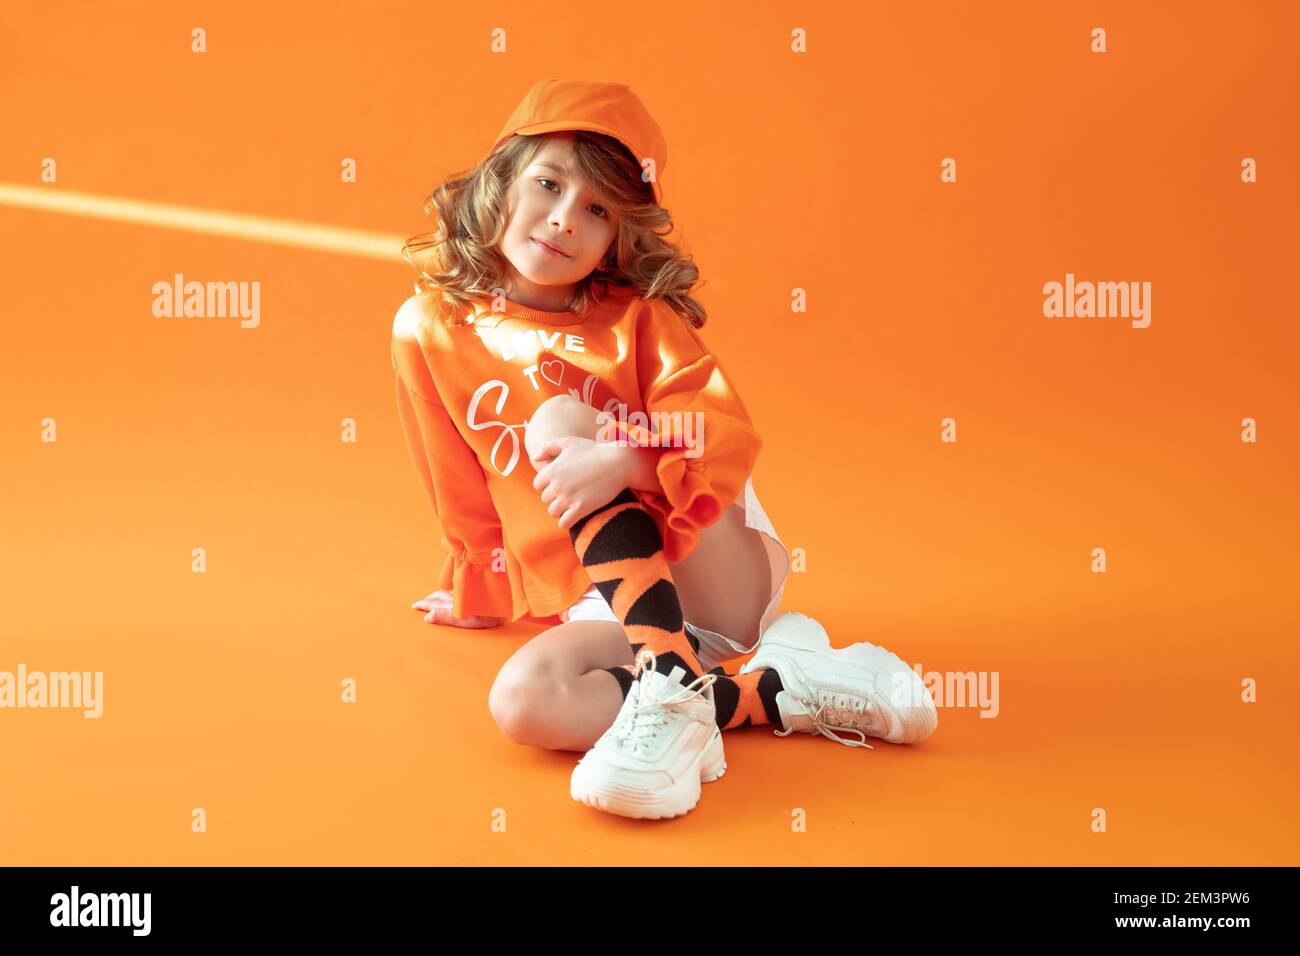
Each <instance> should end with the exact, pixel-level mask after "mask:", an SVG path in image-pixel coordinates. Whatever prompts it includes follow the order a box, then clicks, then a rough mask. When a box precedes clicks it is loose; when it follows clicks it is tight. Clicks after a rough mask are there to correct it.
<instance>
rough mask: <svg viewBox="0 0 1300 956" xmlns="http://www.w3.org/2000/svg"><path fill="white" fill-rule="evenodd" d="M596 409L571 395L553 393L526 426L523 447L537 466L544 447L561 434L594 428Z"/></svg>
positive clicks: (573, 433) (584, 432)
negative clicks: (538, 457)
mask: <svg viewBox="0 0 1300 956" xmlns="http://www.w3.org/2000/svg"><path fill="white" fill-rule="evenodd" d="M595 417H596V410H595V409H594V408H592V407H591V406H590V405H588V404H587V403H586V402H580V401H578V399H576V398H574V397H573V396H572V395H552V396H551V397H550V398H548V399H547V400H546V401H544V402H542V404H540V405H538V406H537V410H536V411H535V412H533V415H532V417H531V418H529V419H528V425H527V426H526V427H525V428H524V448H525V450H526V451H527V452H528V458H529V460H530V461H532V462H533V466H534V467H536V466H537V460H536V459H537V454H538V452H539V451H540V450H541V447H542V446H543V445H544V444H546V443H547V442H548V441H550V440H551V439H552V438H556V437H558V436H560V435H583V436H584V437H591V436H590V435H588V434H587V433H588V432H590V431H594V422H595Z"/></svg>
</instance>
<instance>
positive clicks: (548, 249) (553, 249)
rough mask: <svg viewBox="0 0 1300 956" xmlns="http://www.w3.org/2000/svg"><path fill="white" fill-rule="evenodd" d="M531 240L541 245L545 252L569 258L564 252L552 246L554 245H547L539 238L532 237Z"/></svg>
mask: <svg viewBox="0 0 1300 956" xmlns="http://www.w3.org/2000/svg"><path fill="white" fill-rule="evenodd" d="M533 242H535V243H537V244H538V245H539V246H541V247H542V249H544V250H545V251H546V252H549V253H550V254H551V255H553V256H558V257H559V258H561V259H567V258H569V257H568V256H567V255H566V254H565V253H563V252H561V251H560V250H558V249H556V248H554V247H552V246H548V245H547V244H546V243H545V242H543V241H542V240H540V239H537V238H534V239H533Z"/></svg>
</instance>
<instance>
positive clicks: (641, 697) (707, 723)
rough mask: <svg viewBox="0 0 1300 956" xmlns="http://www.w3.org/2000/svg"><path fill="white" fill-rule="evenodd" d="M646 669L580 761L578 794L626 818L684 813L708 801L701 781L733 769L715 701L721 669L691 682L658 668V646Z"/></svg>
mask: <svg viewBox="0 0 1300 956" xmlns="http://www.w3.org/2000/svg"><path fill="white" fill-rule="evenodd" d="M637 664H638V666H639V667H640V670H639V672H638V673H637V674H636V680H634V681H633V682H632V687H631V688H630V689H629V690H628V693H627V697H626V698H625V699H624V700H623V707H622V708H621V709H620V710H619V712H618V716H617V717H615V718H614V723H613V724H611V725H610V727H609V729H608V730H606V731H605V732H604V733H603V734H602V735H601V736H600V739H599V740H597V741H596V743H595V745H593V746H592V748H591V749H590V750H588V751H587V753H586V755H585V756H584V757H583V758H582V759H581V760H579V761H578V765H577V766H576V767H574V768H573V776H572V778H571V779H570V781H569V795H570V796H572V797H573V799H575V800H578V801H580V802H582V803H585V804H587V805H588V806H591V807H596V808H597V809H598V810H606V811H608V812H610V813H616V814H618V815H619V816H624V817H638V818H643V819H652V820H658V819H662V818H665V817H676V816H681V815H682V814H684V813H688V812H690V811H691V810H693V809H695V805H696V804H697V803H699V802H700V784H701V783H712V782H713V781H714V780H717V779H718V778H719V777H721V776H722V775H723V774H724V773H725V772H726V770H727V760H726V757H725V756H724V755H723V752H722V731H720V730H719V729H718V724H717V719H716V714H717V711H716V708H715V707H714V704H713V684H714V682H715V681H717V679H718V678H717V675H716V674H704V675H702V676H700V677H699V678H697V679H696V680H695V681H693V682H692V683H691V684H690V685H689V686H686V687H683V686H682V683H681V679H682V678H683V677H685V676H686V671H685V670H683V669H682V668H680V667H674V668H673V670H672V673H670V674H668V675H666V676H665V675H664V674H660V673H658V672H657V671H656V670H655V669H654V667H655V656H654V653H653V652H652V651H649V650H643V651H641V653H640V654H638V655H637Z"/></svg>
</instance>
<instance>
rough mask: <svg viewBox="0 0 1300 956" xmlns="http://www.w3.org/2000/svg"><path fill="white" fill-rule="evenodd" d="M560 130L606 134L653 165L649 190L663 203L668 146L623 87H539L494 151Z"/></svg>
mask: <svg viewBox="0 0 1300 956" xmlns="http://www.w3.org/2000/svg"><path fill="white" fill-rule="evenodd" d="M564 129H585V130H592V131H593V132H596V133H604V134H605V135H606V136H612V137H614V138H615V139H616V140H618V141H619V142H620V143H622V144H623V145H624V146H626V147H627V148H628V150H629V151H630V152H631V153H632V155H633V156H635V157H636V160H637V162H638V163H642V162H643V161H644V160H645V159H647V158H650V159H653V160H654V179H652V180H651V181H650V187H651V189H652V190H653V191H654V198H655V202H657V203H660V204H662V203H663V190H662V189H661V188H660V186H659V177H661V176H662V175H663V173H664V167H666V166H667V165H668V143H667V141H666V140H665V139H664V134H663V133H662V132H661V131H660V129H659V124H658V123H656V122H655V121H654V118H653V117H652V116H651V115H650V111H649V110H647V109H646V108H645V104H644V103H642V102H641V100H640V99H639V98H638V97H637V95H636V94H635V93H633V92H632V89H631V87H629V86H627V85H625V84H623V83H600V82H596V81H594V80H540V81H538V82H537V83H536V84H534V86H533V88H532V89H531V90H529V91H528V93H527V94H526V95H525V96H524V98H523V100H522V101H521V102H520V104H519V105H518V106H516V107H515V111H514V112H513V113H511V114H510V119H508V120H506V125H505V127H504V128H503V129H502V130H501V135H500V136H498V137H497V140H496V142H495V143H493V144H492V149H496V148H497V147H498V146H500V145H501V144H502V143H504V142H505V141H506V140H508V139H509V138H510V137H511V136H515V135H519V136H534V135H536V134H538V133H553V132H556V131H557V130H564ZM489 152H491V150H489ZM642 168H643V169H644V166H643V167H642ZM643 175H644V173H643Z"/></svg>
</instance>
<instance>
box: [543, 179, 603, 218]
mask: <svg viewBox="0 0 1300 956" xmlns="http://www.w3.org/2000/svg"><path fill="white" fill-rule="evenodd" d="M537 181H538V182H539V183H542V184H543V186H542V188H543V189H550V188H551V187H550V186H547V185H545V184H546V183H551V184H552V185H554V183H555V180H553V179H539V180H537ZM589 208H592V209H599V210H600V212H598V213H596V215H597V216H599V217H600V218H601V219H608V218H609V214H608V213H607V212H605V207H604V206H597V205H596V204H595V203H593V204H592V205H591V206H590V207H589Z"/></svg>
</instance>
